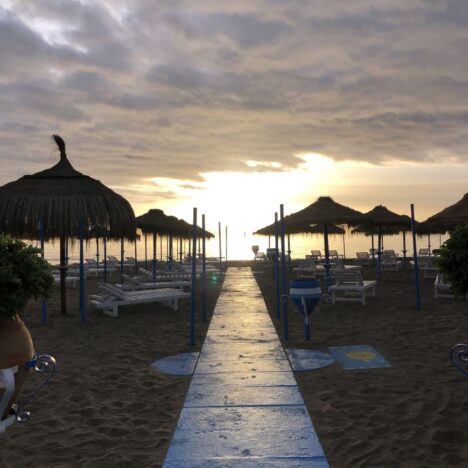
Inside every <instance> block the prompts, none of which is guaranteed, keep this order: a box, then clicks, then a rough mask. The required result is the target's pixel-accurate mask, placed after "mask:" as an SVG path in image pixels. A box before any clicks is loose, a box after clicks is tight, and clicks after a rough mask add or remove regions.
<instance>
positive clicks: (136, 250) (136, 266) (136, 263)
mask: <svg viewBox="0 0 468 468" xmlns="http://www.w3.org/2000/svg"><path fill="white" fill-rule="evenodd" d="M137 275H138V247H137V239H136V238H135V276H137Z"/></svg>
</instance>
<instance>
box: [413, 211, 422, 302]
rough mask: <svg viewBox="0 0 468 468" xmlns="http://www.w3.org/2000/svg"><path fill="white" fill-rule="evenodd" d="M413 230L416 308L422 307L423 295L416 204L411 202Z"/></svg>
mask: <svg viewBox="0 0 468 468" xmlns="http://www.w3.org/2000/svg"><path fill="white" fill-rule="evenodd" d="M411 232H412V234H413V258H414V281H415V286H416V309H420V308H421V295H420V291H419V265H418V251H417V246H416V223H415V221H414V204H413V203H411Z"/></svg>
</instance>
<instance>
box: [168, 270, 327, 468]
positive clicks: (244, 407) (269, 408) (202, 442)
mask: <svg viewBox="0 0 468 468" xmlns="http://www.w3.org/2000/svg"><path fill="white" fill-rule="evenodd" d="M164 467H166V468H176V467H177V468H178V467H180V468H182V467H184V468H201V467H246V468H250V467H252V468H253V467H272V468H273V467H288V468H300V467H301V468H302V467H320V468H324V467H328V463H327V460H326V458H325V455H324V453H323V450H322V447H321V445H320V442H319V440H318V437H317V434H316V432H315V429H314V427H313V424H312V421H311V419H310V416H309V414H308V412H307V409H306V407H305V405H304V401H303V399H302V395H301V393H300V391H299V388H298V386H297V382H296V380H295V378H294V374H293V372H292V369H291V365H290V363H289V361H288V358H287V356H286V353H285V352H284V349H283V347H282V346H281V342H280V340H279V338H278V335H277V333H276V331H275V328H274V326H273V323H272V322H271V319H270V316H269V315H268V312H267V310H266V306H265V302H264V301H263V298H262V296H261V294H260V290H259V288H258V285H257V282H256V281H255V278H254V276H253V274H252V272H251V270H250V268H229V269H228V271H227V273H226V278H225V280H224V285H223V289H222V291H221V295H220V296H219V299H218V302H217V304H216V308H215V311H214V314H213V318H212V320H211V323H210V327H209V329H208V333H207V336H206V339H205V343H204V345H203V348H202V351H201V353H200V357H199V359H198V362H197V365H196V367H195V371H194V375H193V378H192V381H191V384H190V388H189V391H188V394H187V397H186V400H185V403H184V408H183V409H182V412H181V415H180V418H179V421H178V423H177V428H176V431H175V433H174V436H173V438H172V441H171V445H170V447H169V450H168V453H167V456H166V460H165V462H164Z"/></svg>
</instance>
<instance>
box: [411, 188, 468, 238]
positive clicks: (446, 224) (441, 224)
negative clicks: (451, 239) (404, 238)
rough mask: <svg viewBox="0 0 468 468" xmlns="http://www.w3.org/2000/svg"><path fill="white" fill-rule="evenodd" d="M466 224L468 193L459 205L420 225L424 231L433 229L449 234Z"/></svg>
mask: <svg viewBox="0 0 468 468" xmlns="http://www.w3.org/2000/svg"><path fill="white" fill-rule="evenodd" d="M466 223H468V193H465V195H463V198H462V199H461V200H459V201H458V202H457V203H455V204H453V205H450V206H448V207H447V208H445V209H443V210H442V211H440V212H439V213H436V214H435V215H432V216H430V217H429V218H427V219H426V221H424V223H421V224H420V227H421V228H422V229H424V228H427V227H431V228H434V229H439V231H438V232H441V231H443V232H447V231H449V230H450V229H454V228H455V227H457V226H459V225H460V224H466ZM434 232H435V231H434Z"/></svg>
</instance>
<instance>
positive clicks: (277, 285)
mask: <svg viewBox="0 0 468 468" xmlns="http://www.w3.org/2000/svg"><path fill="white" fill-rule="evenodd" d="M278 238H279V226H278V213H277V212H276V213H275V258H274V262H275V263H274V266H273V268H274V270H273V271H274V278H275V289H276V318H277V319H278V320H280V319H281V306H280V301H281V291H280V280H279V245H278Z"/></svg>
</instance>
